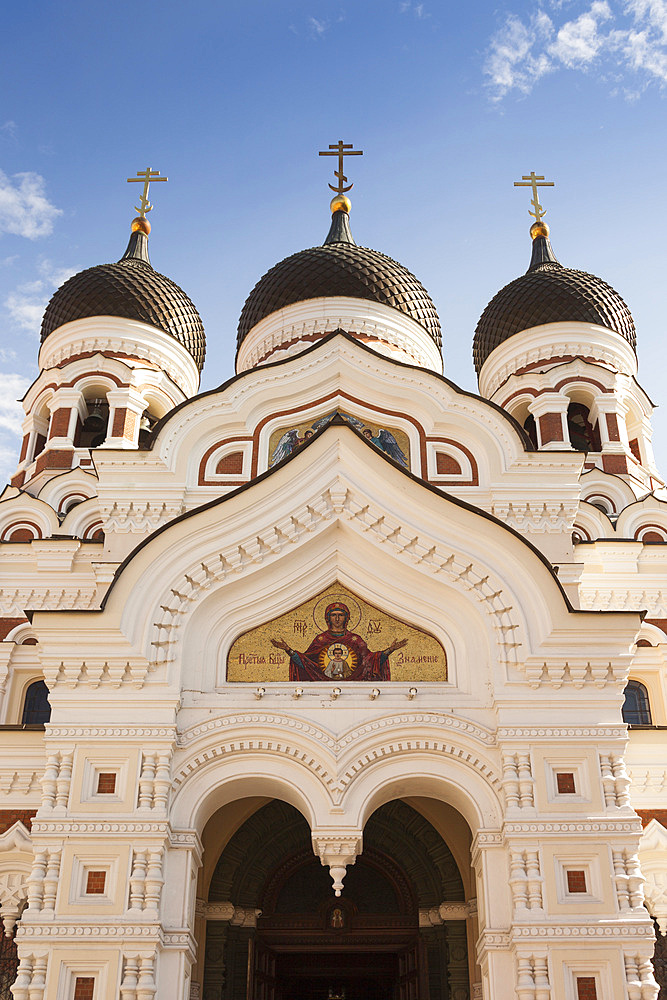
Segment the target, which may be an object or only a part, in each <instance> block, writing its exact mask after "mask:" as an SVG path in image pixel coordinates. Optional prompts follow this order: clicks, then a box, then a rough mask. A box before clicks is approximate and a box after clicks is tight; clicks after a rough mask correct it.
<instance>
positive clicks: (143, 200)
mask: <svg viewBox="0 0 667 1000" xmlns="http://www.w3.org/2000/svg"><path fill="white" fill-rule="evenodd" d="M168 180H169V178H168V177H160V171H159V170H151V168H150V167H146V169H145V170H137V176H136V177H128V178H127V183H128V184H140V183H141V182H142V181H143V182H144V189H143V191H142V192H141V194H140V195H139V204H140V206H141V207H140V208H139V207H138V206H137V205H135V206H134V208H135V211H137V212H138V213H139V215H140V216H141V218H142V219H145V218H146V213H147V212H152V211H153V206H152V205H151V203H150V201H149V200H148V188H149V186H150V183H151V181H168Z"/></svg>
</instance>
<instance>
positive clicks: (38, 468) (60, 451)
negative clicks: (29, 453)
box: [35, 448, 74, 473]
mask: <svg viewBox="0 0 667 1000" xmlns="http://www.w3.org/2000/svg"><path fill="white" fill-rule="evenodd" d="M73 457H74V451H73V450H72V449H70V448H51V449H50V450H49V451H44V452H42V454H41V455H40V456H39V458H38V459H37V462H36V463H35V473H38V472H42V471H43V470H44V469H71V467H72V458H73Z"/></svg>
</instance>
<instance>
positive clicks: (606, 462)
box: [602, 452, 628, 476]
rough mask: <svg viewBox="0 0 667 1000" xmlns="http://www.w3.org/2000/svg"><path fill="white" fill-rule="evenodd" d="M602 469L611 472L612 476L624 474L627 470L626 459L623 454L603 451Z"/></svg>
mask: <svg viewBox="0 0 667 1000" xmlns="http://www.w3.org/2000/svg"><path fill="white" fill-rule="evenodd" d="M602 469H603V471H604V472H611V474H612V475H613V476H622V475H625V474H626V473H627V471H628V460H627V458H626V457H625V455H605V454H604V452H603V454H602Z"/></svg>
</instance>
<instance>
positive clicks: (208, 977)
mask: <svg viewBox="0 0 667 1000" xmlns="http://www.w3.org/2000/svg"><path fill="white" fill-rule="evenodd" d="M423 801H425V800H410V801H409V802H407V801H404V800H395V801H392V802H389V803H387V804H386V805H384V806H381V807H380V808H379V809H377V810H376V812H375V813H374V814H373V815H372V816H371V817H370V819H369V820H368V822H367V824H366V827H365V830H364V843H363V852H362V854H360V855H359V857H358V858H357V860H356V863H355V864H354V865H353V866H351V867H348V869H347V874H346V876H345V883H344V885H345V887H344V890H343V893H342V895H341V896H340V897H339V898H337V897H336V896H335V895H334V893H333V891H332V882H331V877H330V874H329V870H328V868H326V867H324V866H323V865H322V864H320V861H319V859H318V858H317V857H316V856H315V855H314V854H313V848H312V843H311V833H310V828H309V826H308V823H307V822H306V820H305V819H304V817H303V816H302V815H301V813H299V812H298V811H297V810H296V809H295V808H294V807H293V806H291V805H288V804H287V803H285V802H283V801H280V800H277V799H274V800H269V801H267V800H255V802H256V803H258V805H257V806H256V807H255V811H253V812H252V813H251V814H250V815H249V816H248V817H247V818H245V819H244V820H243V821H242V822H241V823H240V824H239V825H238V826H237V828H236V830H235V832H234V833H233V834H232V836H231V837H229V839H228V840H227V843H226V844H225V846H224V848H223V849H222V852H221V853H219V854H218V853H216V855H215V857H218V860H217V864H215V865H214V867H213V863H212V864H211V867H212V869H213V870H212V872H211V869H209V870H208V876H207V875H206V873H205V875H204V877H205V878H206V877H208V890H207V899H208V904H207V905H206V906H205V907H204V913H205V915H206V917H207V920H206V929H205V934H206V946H205V959H204V975H203V1000H232V998H234V1000H239V998H241V997H248V1000H297V998H298V1000H328V998H329V997H330V996H344V997H345V1000H361V998H362V997H363V998H364V1000H413V998H417V997H420V998H426V997H428V998H429V1000H467V998H468V997H469V996H470V986H469V984H470V981H471V978H470V970H469V965H468V952H469V944H471V943H472V942H470V941H469V937H470V936H471V934H472V932H473V928H472V927H471V921H470V919H469V918H468V920H466V919H465V909H466V891H465V888H464V878H462V872H461V870H460V868H459V864H460V859H459V864H457V861H456V860H455V858H454V855H453V853H452V851H451V850H450V848H449V847H448V845H447V843H446V842H445V839H444V838H443V836H442V835H441V833H440V832H438V830H436V828H435V826H434V825H432V823H431V822H429V820H428V819H426V818H425V816H424V815H423V814H422V811H418V808H415V805H417V806H419V805H420V804H421V803H422V802H423ZM426 801H427V802H429V803H430V802H431V800H426ZM435 805H436V806H438V807H439V806H441V805H442V804H441V803H437V804H435ZM443 809H444V815H445V817H447V816H448V815H449V813H451V818H452V820H453V828H454V827H456V826H457V827H458V829H457V830H456V831H455V835H456V838H457V840H458V841H460V840H461V828H462V827H465V831H466V832H467V833H468V834H469V831H468V828H467V826H465V824H464V823H463V821H462V819H461V817H460V816H459V814H458V813H455V812H454V810H450V809H449V807H446V806H444V807H443ZM423 811H426V812H427V811H428V808H427V809H424V810H423ZM219 823H220V817H219V814H218V815H216V816H214V817H213V818H212V819H211V820H210V821H209V824H208V827H207V831H206V832H205V836H204V841H205V843H206V841H207V840H209V842H213V841H214V840H215V834H216V826H217V825H218V824H219ZM218 842H219V840H218ZM468 845H469V838H468ZM468 845H466V847H467V852H468V853H467V859H468V860H467V864H468V867H469V856H470V855H469V846H468ZM459 853H461V852H460V851H459ZM207 867H208V866H207V864H206V861H205V864H204V869H205V870H206V868H207ZM463 874H464V877H465V880H466V881H467V883H468V885H469V884H470V874H471V873H470V871H468V872H466V873H463ZM204 891H206V888H205V887H204ZM443 902H446V903H447V904H450V905H449V906H448V907H443V906H442V904H443ZM230 904H231V905H230ZM455 904H458V905H455ZM469 909H470V910H473V909H474V907H472V906H470V907H469ZM443 912H444V913H445V916H446V919H444V920H443V919H442V916H441V913H443ZM447 913H451V915H452V916H454V917H455V919H448V918H447ZM462 916H463V917H464V919H461V918H462ZM221 917H222V919H221Z"/></svg>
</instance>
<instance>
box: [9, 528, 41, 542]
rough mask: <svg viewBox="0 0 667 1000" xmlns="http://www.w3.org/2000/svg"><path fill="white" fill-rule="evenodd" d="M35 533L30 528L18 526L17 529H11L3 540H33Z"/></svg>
mask: <svg viewBox="0 0 667 1000" xmlns="http://www.w3.org/2000/svg"><path fill="white" fill-rule="evenodd" d="M34 537H35V534H34V532H33V531H31V530H30V528H16V530H15V531H12V530H11V529H10V532H9V534H8V535H5V537H4V538H3V542H31V541H32V540H33V538H34Z"/></svg>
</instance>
